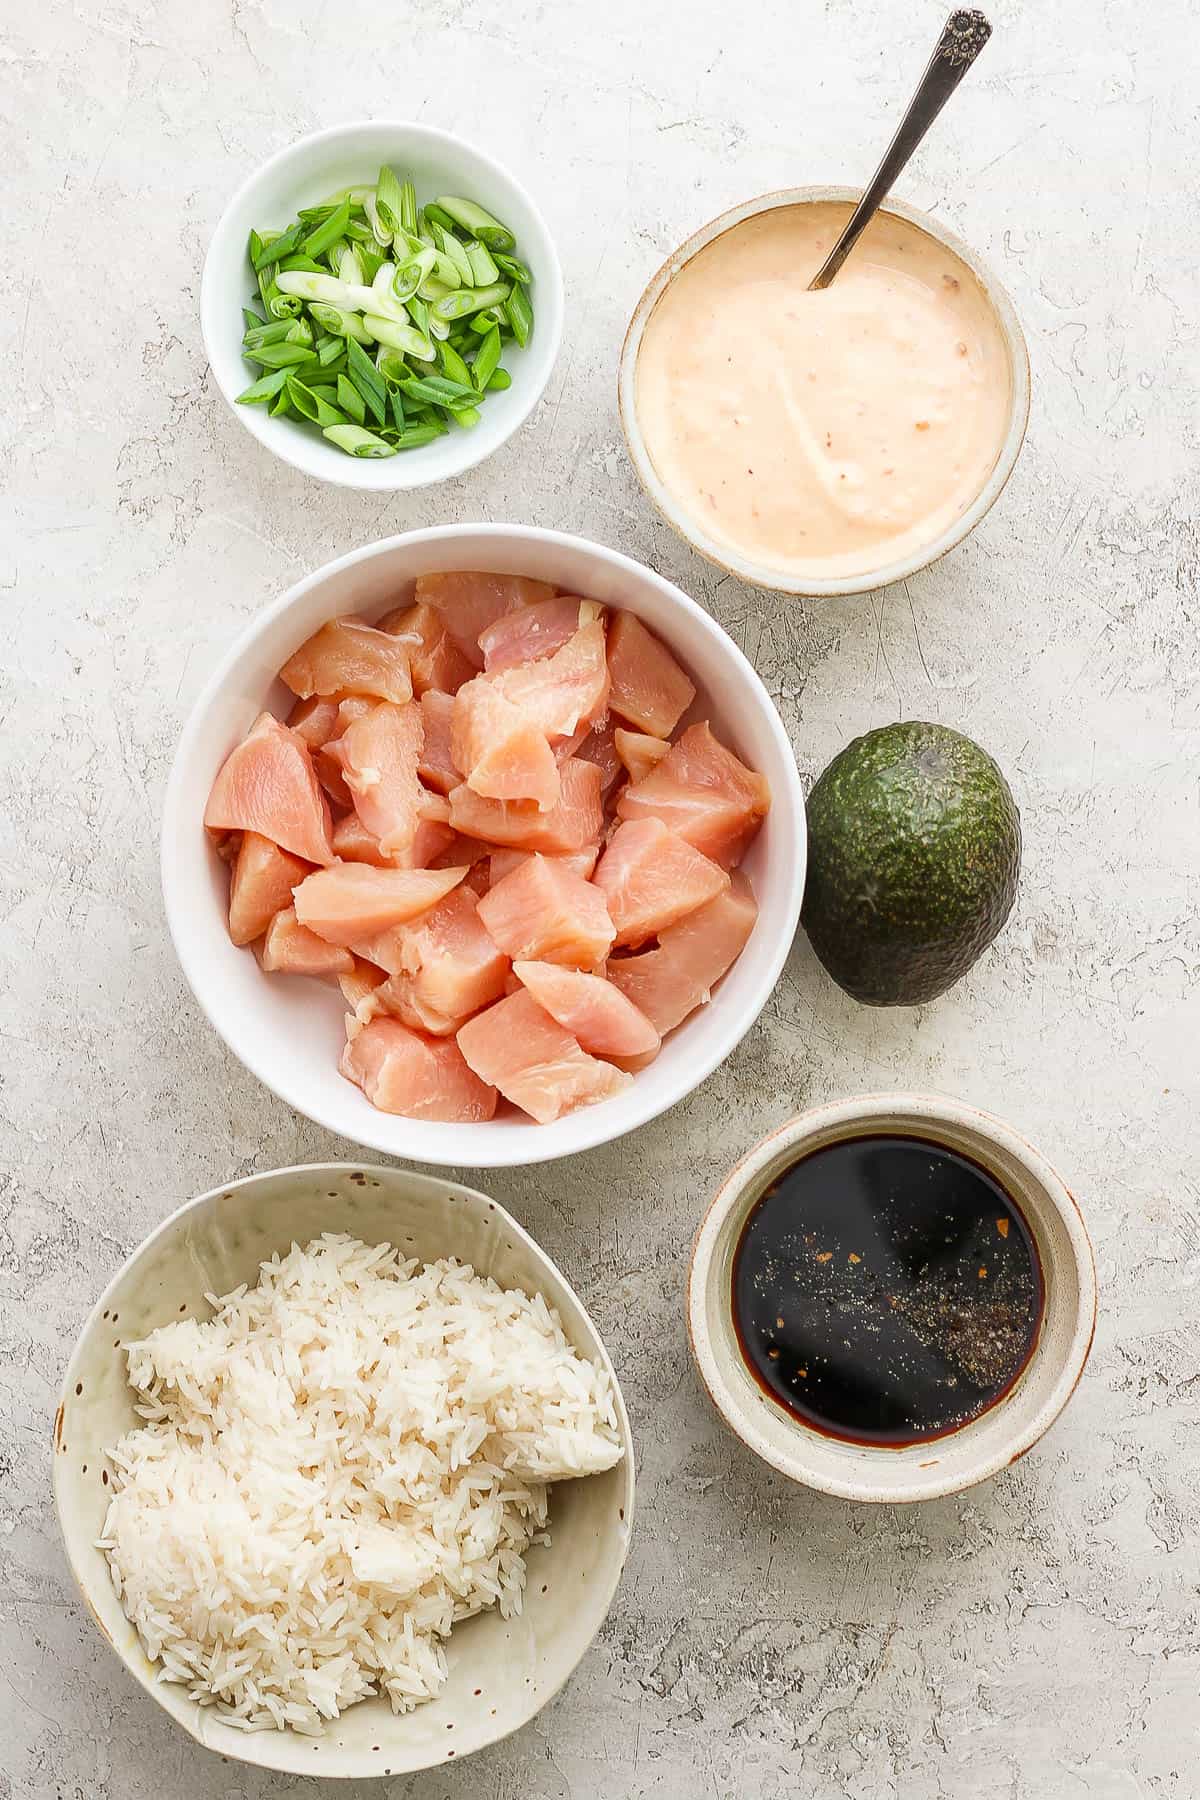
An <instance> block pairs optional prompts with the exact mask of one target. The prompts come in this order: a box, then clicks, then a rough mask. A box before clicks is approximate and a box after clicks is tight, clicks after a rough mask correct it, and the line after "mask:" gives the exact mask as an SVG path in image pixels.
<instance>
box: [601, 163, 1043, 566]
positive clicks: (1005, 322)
mask: <svg viewBox="0 0 1200 1800" xmlns="http://www.w3.org/2000/svg"><path fill="white" fill-rule="evenodd" d="M861 198H862V191H861V189H859V188H849V187H797V188H782V189H781V190H779V192H777V193H773V194H760V195H759V196H758V198H757V199H754V200H745V201H743V202H742V204H741V205H740V206H731V207H730V209H729V211H728V212H723V213H721V214H720V216H719V217H718V218H715V219H710V220H709V222H708V224H707V225H702V226H701V227H700V230H699V231H697V232H695V233H694V235H693V236H692V237H690V238H688V240H687V242H686V243H684V244H681V245H680V246H679V248H678V250H674V251H672V253H671V255H670V256H669V257H668V258H667V260H666V262H665V263H663V265H662V267H661V268H660V269H659V270H658V272H657V274H655V275H653V276H652V277H651V279H650V281H649V282H648V284H647V286H646V290H645V292H644V293H643V295H642V297H641V299H640V300H639V301H638V303H637V306H636V307H635V309H634V313H633V317H632V319H631V320H630V322H629V329H628V331H627V332H626V334H625V342H624V345H623V347H622V350H621V362H620V367H619V370H618V375H617V399H618V403H619V405H620V411H621V423H622V425H623V427H624V430H625V442H626V444H627V445H628V448H629V456H630V460H631V461H632V463H633V467H634V471H635V473H636V474H637V477H638V480H639V481H640V482H641V484H642V486H643V488H644V489H645V490H646V493H647V494H648V495H649V497H650V499H651V500H652V501H653V502H654V504H655V506H656V507H657V508H658V510H659V512H660V513H661V514H662V516H663V517H664V519H666V521H667V523H668V524H669V525H672V526H674V528H675V530H676V531H677V532H678V533H679V535H680V537H682V538H683V539H684V540H685V541H686V542H687V543H689V544H690V545H691V546H692V548H693V550H698V551H699V552H700V554H701V556H706V557H707V558H708V560H709V562H712V563H716V565H717V567H718V568H721V569H724V570H726V571H727V573H729V574H732V575H735V576H736V577H737V579H738V580H739V581H749V582H752V583H753V584H754V585H755V586H756V587H761V588H769V589H771V590H773V591H774V592H776V593H781V594H796V595H803V596H806V597H817V596H821V595H846V594H865V593H869V592H870V591H871V590H872V589H874V588H881V587H887V586H888V585H889V583H891V582H893V581H904V580H906V579H907V577H908V576H910V575H914V574H916V572H917V570H918V569H924V568H927V567H928V565H929V564H930V563H932V562H936V561H937V560H938V558H939V557H942V556H945V555H946V553H947V551H949V550H953V549H954V547H955V545H956V544H961V543H962V541H963V539H964V538H965V537H966V536H967V534H968V533H969V532H971V531H973V530H974V529H975V527H976V525H978V523H979V521H980V519H982V518H983V516H984V514H985V513H986V512H988V511H989V510H990V508H991V506H992V505H993V503H994V502H995V501H996V499H997V498H998V497H999V495H1000V493H1001V491H1002V489H1003V487H1004V485H1005V483H1006V482H1007V480H1008V478H1009V476H1010V475H1011V474H1012V471H1013V465H1014V463H1015V462H1016V460H1017V456H1018V454H1019V452H1020V449H1021V445H1022V444H1023V443H1024V441H1025V427H1026V425H1027V424H1028V422H1029V352H1028V350H1027V349H1026V347H1025V336H1024V333H1023V332H1022V330H1021V323H1020V320H1019V319H1018V318H1017V314H1016V310H1015V308H1014V307H1013V303H1012V301H1011V300H1010V299H1009V297H1008V294H1007V292H1006V291H1005V289H1004V286H1003V284H1002V283H1001V281H1000V279H999V277H998V276H996V275H995V274H994V273H993V272H992V270H991V269H990V268H989V267H988V265H987V264H986V263H985V262H984V261H983V259H982V258H981V257H980V256H978V255H977V254H976V253H975V251H974V250H972V249H971V248H970V247H969V246H968V245H967V244H965V243H964V242H963V240H962V239H961V238H960V237H957V236H956V235H955V233H954V232H952V231H950V230H948V229H947V227H946V226H945V225H943V223H942V221H941V220H940V219H936V218H934V217H933V215H932V214H930V213H923V212H919V211H918V210H917V208H916V207H915V206H908V205H906V204H905V202H904V201H903V200H896V199H892V198H889V199H888V201H887V202H886V204H885V205H884V206H883V207H881V209H880V210H881V212H884V213H894V214H895V215H896V216H897V217H898V218H901V219H907V220H908V221H909V223H910V224H912V225H916V226H918V227H919V228H920V229H921V230H922V231H924V232H927V233H928V235H929V236H930V237H932V238H935V239H936V240H937V242H938V243H939V244H944V245H945V247H946V248H947V249H948V250H951V251H953V253H954V254H955V256H957V257H958V258H959V260H960V261H961V262H964V263H965V264H966V265H967V267H968V269H970V270H971V272H972V274H973V275H974V276H975V278H976V280H977V281H978V282H979V283H980V286H981V287H982V288H983V290H984V292H985V294H986V295H987V297H988V299H989V300H990V302H991V305H992V309H993V311H994V312H995V315H996V321H997V324H998V326H999V329H1000V333H1001V336H1002V337H1003V339H1004V343H1005V346H1006V348H1007V350H1008V362H1009V372H1010V375H1011V378H1012V381H1011V389H1010V396H1009V411H1008V426H1007V430H1006V432H1005V435H1004V442H1003V443H1002V444H1001V446H1000V452H999V455H998V456H997V458H996V462H995V466H994V467H993V469H992V472H991V474H990V475H989V476H988V479H987V481H986V482H985V483H984V485H983V487H982V488H981V490H980V492H979V493H978V495H977V496H976V497H975V499H974V501H973V502H972V503H971V505H970V506H969V507H968V508H967V509H966V511H965V512H964V513H962V514H961V515H960V516H959V517H958V518H957V519H955V520H954V521H953V522H952V523H951V524H950V525H948V526H947V527H946V529H945V530H944V531H943V532H941V533H940V534H939V535H938V536H937V537H936V538H933V539H931V540H930V542H929V543H928V544H926V545H923V546H922V547H921V548H920V549H918V550H915V551H912V552H911V553H910V554H908V555H906V556H903V557H899V558H893V559H892V561H890V562H882V563H880V564H878V565H877V566H876V567H875V568H873V569H868V570H865V571H864V572H863V573H862V574H859V575H830V576H819V575H792V574H788V573H786V572H783V571H781V570H780V569H779V568H777V567H774V566H773V565H772V564H770V563H760V562H756V561H755V560H754V559H753V558H752V557H749V556H741V555H739V553H738V552H737V551H736V550H735V549H733V548H732V547H731V546H730V545H728V544H725V543H721V542H719V541H718V540H717V539H716V538H714V537H713V536H712V535H711V534H710V533H709V532H708V531H707V529H706V528H705V525H704V522H703V520H702V519H700V518H699V517H698V516H697V515H696V514H695V513H693V512H691V511H689V510H688V508H687V507H686V506H685V505H684V504H683V502H682V501H681V500H679V499H677V498H676V496H675V495H674V494H673V493H672V492H671V491H670V489H669V488H668V487H667V486H666V485H665V484H664V483H663V482H662V481H661V480H660V479H659V475H658V471H657V469H656V468H655V466H654V463H653V460H652V459H651V456H650V452H649V450H648V449H647V448H646V440H645V438H644V437H643V436H642V428H641V424H640V422H639V419H638V410H637V360H638V352H639V351H640V350H641V347H642V333H643V332H644V331H645V329H646V325H647V322H648V321H649V318H650V315H651V313H652V312H653V311H654V308H655V307H656V306H657V305H658V302H659V300H660V299H661V298H662V295H663V294H664V293H665V291H666V289H667V288H668V287H670V285H671V283H672V282H673V281H674V280H675V278H676V276H677V275H678V274H679V273H680V271H681V270H682V269H683V268H685V267H686V265H687V264H688V263H689V262H691V260H692V258H693V257H694V256H695V255H697V254H698V252H699V251H701V250H703V249H704V248H705V247H706V245H708V244H711V243H712V242H713V240H714V239H715V238H719V237H721V236H722V235H723V233H725V232H726V231H729V230H731V229H732V228H733V226H735V225H740V224H741V223H742V221H743V220H744V219H750V218H753V217H754V216H755V214H757V213H762V212H769V211H771V210H772V209H773V208H774V207H777V206H806V205H812V204H814V203H815V202H818V201H822V202H824V201H835V202H841V203H844V204H845V205H846V207H847V209H849V208H850V207H851V206H854V205H856V204H857V203H858V201H859V200H860V199H861ZM847 216H848V213H847Z"/></svg>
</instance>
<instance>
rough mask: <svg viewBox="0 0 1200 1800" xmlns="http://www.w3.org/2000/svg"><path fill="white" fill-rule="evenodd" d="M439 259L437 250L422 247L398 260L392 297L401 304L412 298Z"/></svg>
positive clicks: (393, 276)
mask: <svg viewBox="0 0 1200 1800" xmlns="http://www.w3.org/2000/svg"><path fill="white" fill-rule="evenodd" d="M436 261H437V251H436V250H427V249H424V248H422V249H420V250H418V251H417V253H416V255H415V256H406V257H405V259H404V261H403V262H398V263H397V264H396V266H395V268H394V270H393V271H392V298H393V299H394V300H399V301H400V303H401V305H403V303H404V302H405V301H406V300H411V299H412V297H413V295H414V294H415V293H416V291H417V289H418V288H419V287H420V285H421V283H422V282H423V281H424V280H425V277H426V276H427V275H428V274H429V272H430V270H431V269H432V268H433V265H434V263H435V262H436Z"/></svg>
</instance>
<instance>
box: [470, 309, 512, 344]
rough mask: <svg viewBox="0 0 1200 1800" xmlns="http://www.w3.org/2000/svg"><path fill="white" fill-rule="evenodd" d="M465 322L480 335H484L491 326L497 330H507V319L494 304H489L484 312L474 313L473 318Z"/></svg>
mask: <svg viewBox="0 0 1200 1800" xmlns="http://www.w3.org/2000/svg"><path fill="white" fill-rule="evenodd" d="M467 324H468V326H469V327H470V329H471V330H472V331H476V332H478V333H479V336H480V337H486V336H487V334H488V332H489V331H491V330H492V328H493V326H494V327H495V328H496V329H497V330H499V331H507V330H508V320H507V319H506V318H505V316H504V314H503V313H502V312H498V311H497V310H496V308H495V307H494V306H489V307H488V309H487V311H486V312H481V313H476V315H475V317H474V318H473V319H469V320H468V321H467Z"/></svg>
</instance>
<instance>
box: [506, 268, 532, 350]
mask: <svg viewBox="0 0 1200 1800" xmlns="http://www.w3.org/2000/svg"><path fill="white" fill-rule="evenodd" d="M504 312H505V316H506V318H507V319H508V322H509V324H510V325H511V327H512V334H513V336H514V337H515V338H516V340H517V342H518V344H520V346H521V348H522V350H523V349H524V348H525V346H526V344H527V343H528V342H529V340H530V338H531V337H532V336H533V308H532V306H531V305H530V304H529V295H528V294H527V293H526V292H525V289H524V288H523V287H521V286H519V284H517V283H515V282H514V284H513V286H512V287H511V288H510V290H509V295H508V299H507V300H506V301H505V302H504Z"/></svg>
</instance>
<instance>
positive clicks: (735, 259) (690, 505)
mask: <svg viewBox="0 0 1200 1800" xmlns="http://www.w3.org/2000/svg"><path fill="white" fill-rule="evenodd" d="M855 198H857V196H852V195H851V194H850V193H849V191H848V190H839V189H812V190H805V189H797V190H793V191H791V192H787V193H783V194H778V195H768V196H766V197H765V198H764V199H762V200H756V201H751V202H749V203H748V204H747V205H745V206H743V207H740V208H736V209H735V210H734V211H733V212H732V213H729V214H726V215H724V216H723V217H722V218H721V219H718V220H715V221H714V222H713V223H712V224H711V225H709V226H707V227H705V228H704V230H703V231H701V232H700V233H698V234H697V236H696V237H695V238H693V239H692V240H691V241H690V243H689V244H687V245H685V246H684V247H683V248H682V249H681V250H680V251H678V252H677V253H676V255H675V256H674V257H672V258H671V259H670V261H669V262H668V263H667V264H666V265H665V266H664V268H663V269H661V270H660V271H659V273H658V275H657V276H656V277H655V278H654V280H653V281H652V282H651V284H650V286H649V287H648V288H647V290H646V292H645V294H644V295H643V297H642V300H641V302H640V304H639V306H638V309H637V312H636V313H635V314H634V319H633V323H632V324H631V326H630V331H629V335H628V337H627V339H626V344H625V350H624V353H623V356H622V366H621V378H620V388H621V396H620V397H621V410H622V417H623V420H624V424H625V430H626V436H627V439H628V442H629V448H630V453H631V455H632V458H633V461H634V465H635V468H636V469H637V472H638V475H639V477H640V478H641V480H642V482H643V485H644V486H645V487H646V489H647V491H648V492H649V494H650V496H651V498H652V499H653V500H654V501H655V503H656V504H657V505H658V506H659V508H660V510H661V511H663V512H664V513H665V515H666V516H667V518H668V519H669V520H670V521H671V523H672V524H674V525H675V527H676V529H678V530H679V531H680V532H682V534H683V535H684V536H685V537H687V538H688V539H689V541H690V542H691V543H692V544H693V545H694V546H695V547H696V548H697V549H698V550H700V551H701V552H702V553H703V554H704V555H706V556H708V557H709V558H710V559H711V560H712V561H714V562H717V563H718V564H720V565H721V566H723V567H726V568H729V569H730V570H732V572H733V573H734V574H736V575H738V576H740V577H741V578H742V579H744V580H748V581H753V582H755V583H757V584H758V585H760V586H763V587H769V588H776V589H780V590H782V591H785V592H791V593H798V594H820V593H838V594H841V593H853V592H859V591H862V590H864V589H866V588H870V587H875V586H880V585H882V584H884V583H885V582H888V581H893V580H898V579H901V578H902V577H903V576H905V575H908V574H911V573H912V572H913V571H914V570H915V569H918V568H920V567H922V566H924V564H925V563H927V562H930V561H932V560H933V559H934V558H935V557H937V556H940V555H941V554H943V553H944V552H945V551H946V550H948V549H950V548H951V547H952V546H953V545H954V544H956V543H958V542H959V541H960V539H961V538H962V537H963V536H965V535H966V533H967V532H968V531H969V530H970V529H971V528H972V526H973V525H974V524H975V523H976V522H977V520H978V519H979V518H981V517H982V516H983V513H984V512H986V511H987V508H988V507H989V506H990V505H991V503H992V501H993V500H994V499H995V497H996V495H997V494H998V493H999V491H1000V489H1001V488H1002V487H1003V485H1004V482H1005V481H1006V479H1007V477H1008V474H1009V472H1010V471H1011V469H1012V466H1013V463H1014V462H1015V460H1016V456H1017V452H1018V450H1019V448H1020V444H1021V440H1022V437H1023V434H1024V429H1025V422H1026V418H1027V416H1028V402H1029V372H1028V360H1027V357H1026V353H1025V346H1024V340H1023V337H1022V335H1021V329H1020V326H1019V324H1018V323H1017V320H1016V316H1015V314H1014V312H1013V309H1012V307H1011V304H1010V303H1009V301H1008V299H1007V297H1006V296H1005V294H1004V292H1003V290H1002V288H1001V287H1000V286H999V284H998V283H997V282H996V281H995V280H994V279H993V278H992V277H990V276H989V275H988V274H987V273H986V271H985V270H984V269H983V268H982V267H981V266H980V265H979V263H978V261H977V260H976V259H975V258H974V257H973V256H972V255H971V253H970V252H969V251H968V250H967V249H966V247H965V246H964V245H962V244H960V243H958V241H957V240H956V239H954V238H953V237H951V236H950V234H948V233H946V232H945V231H944V230H943V228H942V227H941V226H940V224H937V223H935V222H934V221H933V220H929V219H925V218H924V217H923V215H921V214H919V213H916V212H914V211H913V210H912V209H910V208H907V207H904V206H901V205H899V204H897V203H896V202H889V204H888V206H887V207H886V208H884V209H881V210H880V212H879V213H877V214H876V216H875V218H874V219H873V220H872V221H871V223H870V224H869V225H868V226H867V228H866V231H865V232H864V234H863V236H862V239H861V240H860V242H859V243H858V245H857V246H856V248H855V249H854V251H853V252H852V253H851V255H850V257H849V258H848V259H847V262H846V264H845V266H844V267H843V268H842V270H841V271H840V273H839V274H838V276H837V278H836V279H835V280H834V281H833V283H832V284H831V286H829V287H828V288H826V289H823V290H821V291H819V292H815V293H814V292H809V291H808V283H809V281H810V279H811V278H812V276H813V275H814V274H815V273H816V271H817V270H818V269H819V268H820V267H821V264H822V263H823V262H824V260H825V257H826V255H827V254H828V252H829V250H830V249H831V248H832V246H833V244H834V243H835V242H836V240H837V237H838V235H839V233H840V231H841V229H842V227H843V226H844V224H845V222H846V220H847V218H848V217H849V214H850V212H851V210H852V206H853V200H854V199H855Z"/></svg>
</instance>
